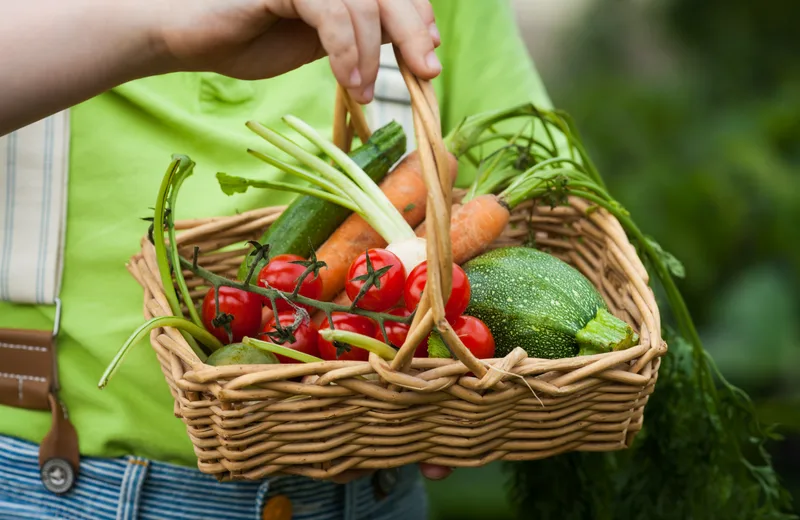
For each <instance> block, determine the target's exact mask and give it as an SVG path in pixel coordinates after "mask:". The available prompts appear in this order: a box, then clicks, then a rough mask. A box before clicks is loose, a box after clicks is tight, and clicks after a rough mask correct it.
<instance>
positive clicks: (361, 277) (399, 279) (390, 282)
mask: <svg viewBox="0 0 800 520" xmlns="http://www.w3.org/2000/svg"><path fill="white" fill-rule="evenodd" d="M367 258H369V263H370V265H371V267H372V269H371V273H372V276H371V277H370V270H368V269H367V267H368V266H367ZM381 270H383V273H382V274H380V275H378V273H379V271H381ZM376 275H377V276H376ZM370 278H373V279H374V278H377V282H378V284H379V285H380V287H378V286H376V285H372V287H370V288H369V289H367V292H366V293H364V295H363V296H362V297H361V298H360V299H359V300H358V301H357V302H356V307H359V308H361V309H366V310H368V311H376V312H382V311H385V310H386V309H391V308H392V307H394V306H395V305H397V302H399V301H400V298H402V297H403V285H404V284H405V281H406V269H405V267H403V263H402V262H401V261H400V259H399V258H398V257H397V255H395V254H394V253H392V252H391V251H387V250H386V249H369V250H367V251H366V252H364V253H361V254H360V255H359V256H358V258H356V259H355V260H354V261H353V263H352V264H350V269H349V270H348V271H347V281H346V282H345V286H344V289H345V292H346V293H347V297H348V298H350V301H354V300H355V298H356V296H358V293H359V291H361V288H362V287H363V286H364V284H365V283H366V281H367V280H368V279H370ZM373 281H374V280H373Z"/></svg>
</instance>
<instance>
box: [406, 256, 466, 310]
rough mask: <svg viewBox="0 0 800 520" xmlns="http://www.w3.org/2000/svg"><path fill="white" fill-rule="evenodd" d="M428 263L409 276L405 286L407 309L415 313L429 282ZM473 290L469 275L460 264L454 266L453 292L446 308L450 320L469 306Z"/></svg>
mask: <svg viewBox="0 0 800 520" xmlns="http://www.w3.org/2000/svg"><path fill="white" fill-rule="evenodd" d="M427 277H428V262H422V263H421V264H419V265H418V266H417V267H415V268H414V269H413V270H412V271H411V273H410V274H409V275H408V279H407V280H406V285H405V291H404V293H403V294H404V296H405V303H406V308H407V309H408V310H410V311H413V310H414V309H416V308H417V305H419V300H420V298H421V297H422V291H423V289H425V284H426V283H427V281H428V278H427ZM470 294H471V289H470V286H469V279H468V278H467V273H465V272H464V270H463V269H461V267H459V265H458V264H453V290H452V291H451V292H450V298H449V299H448V300H447V303H446V304H445V306H444V314H445V317H446V318H447V319H448V320H453V319H455V318H457V317H458V316H460V315H461V313H462V312H464V311H465V310H466V309H467V305H469V297H470Z"/></svg>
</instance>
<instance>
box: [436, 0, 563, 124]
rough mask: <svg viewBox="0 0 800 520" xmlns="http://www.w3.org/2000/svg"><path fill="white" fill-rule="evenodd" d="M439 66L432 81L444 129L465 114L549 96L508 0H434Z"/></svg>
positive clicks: (546, 103)
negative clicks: (438, 37)
mask: <svg viewBox="0 0 800 520" xmlns="http://www.w3.org/2000/svg"><path fill="white" fill-rule="evenodd" d="M432 4H433V8H434V12H435V14H436V20H437V25H438V27H439V31H440V33H441V35H442V45H441V46H440V48H439V49H438V52H437V54H438V55H439V58H440V59H441V61H442V64H443V70H442V74H441V75H440V77H439V78H437V80H436V81H435V82H434V85H435V87H436V90H437V93H438V97H439V103H440V108H441V116H442V125H443V127H444V128H443V130H444V131H445V132H448V131H450V130H451V129H452V128H454V127H455V126H456V125H457V124H458V123H459V122H460V121H461V120H462V119H463V118H464V117H467V116H470V115H472V114H476V113H479V112H485V111H488V110H494V109H501V108H508V107H510V106H512V105H517V104H522V103H526V102H531V103H534V104H536V105H538V106H542V107H545V108H549V107H551V106H552V105H551V101H550V98H549V96H548V94H547V91H546V89H545V87H544V84H543V82H542V80H541V78H540V77H539V73H538V71H537V70H536V66H535V64H534V63H533V60H532V59H531V57H530V54H529V53H528V50H527V48H526V46H525V42H524V41H523V39H522V36H521V34H520V30H519V28H518V25H517V20H516V17H515V13H514V9H513V7H512V5H511V2H510V0H433V2H432Z"/></svg>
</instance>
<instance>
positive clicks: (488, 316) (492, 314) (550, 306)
mask: <svg viewBox="0 0 800 520" xmlns="http://www.w3.org/2000/svg"><path fill="white" fill-rule="evenodd" d="M462 268H463V269H464V271H465V272H466V273H467V278H468V279H469V283H470V287H471V291H472V292H471V295H470V303H469V306H468V307H467V310H466V311H465V314H468V315H470V316H474V317H476V318H478V319H480V320H481V321H483V322H484V323H485V324H486V326H487V327H489V330H491V331H492V335H493V336H494V340H495V348H496V356H497V357H503V356H505V355H507V354H508V353H509V352H511V351H512V350H513V349H514V348H515V347H521V348H523V349H524V350H525V351H526V352H527V353H528V355H529V356H531V357H535V358H543V359H560V358H566V357H574V356H576V355H588V354H598V353H602V352H610V351H612V350H621V349H623V348H628V347H630V346H632V345H634V344H636V342H637V341H638V336H637V335H636V334H635V332H634V331H633V329H632V328H631V327H630V326H629V325H628V324H627V323H625V322H624V321H622V320H620V319H619V318H617V317H615V316H613V315H612V314H611V313H610V312H609V311H608V306H607V305H606V303H605V301H604V300H603V297H602V296H601V295H600V293H599V292H598V291H597V289H596V288H595V287H594V286H593V285H592V283H591V282H590V281H589V280H588V279H587V278H586V277H585V276H583V275H582V274H581V273H580V272H579V271H578V270H577V269H575V268H574V267H572V266H570V265H569V264H567V263H566V262H563V261H562V260H559V259H558V258H556V257H555V256H552V255H550V254H548V253H544V252H542V251H539V250H536V249H531V248H528V247H505V248H500V249H495V250H492V251H489V252H487V253H484V254H482V255H480V256H478V257H476V258H474V259H472V260H470V261H469V262H467V263H465V264H464V265H463V266H462Z"/></svg>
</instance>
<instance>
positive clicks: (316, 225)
mask: <svg viewBox="0 0 800 520" xmlns="http://www.w3.org/2000/svg"><path fill="white" fill-rule="evenodd" d="M405 152H406V134H405V132H404V131H403V127H402V126H401V125H400V124H399V123H397V122H395V121H391V122H390V123H388V124H387V125H385V126H383V127H381V128H379V129H378V130H376V131H375V132H374V133H373V134H372V136H370V138H369V139H368V140H367V142H366V143H364V144H363V145H361V146H359V147H358V148H356V149H355V150H353V151H352V152H350V154H349V156H350V158H351V159H353V161H354V162H355V163H356V164H358V166H359V167H361V169H363V170H364V172H365V173H366V174H367V175H368V176H369V178H370V179H372V180H373V181H375V182H376V183H377V182H380V181H381V180H382V179H383V178H384V177H386V174H388V173H389V170H391V169H392V166H393V165H394V164H395V163H396V162H397V161H398V160H399V159H400V158H401V157H402V156H403V154H404V153H405ZM351 213H352V211H350V210H349V209H347V208H343V207H342V206H339V205H338V204H334V203H332V202H328V201H325V200H322V199H319V198H317V197H314V196H312V195H302V196H300V197H297V198H296V199H295V200H294V201H292V203H291V204H289V206H288V207H287V208H286V210H285V211H284V212H283V213H282V214H281V216H280V217H278V219H277V220H276V221H275V222H273V223H272V225H271V226H270V227H269V228H268V229H267V231H266V232H265V233H264V234H263V235H262V237H261V240H260V241H259V242H260V243H261V244H269V246H270V250H269V254H270V256H277V255H282V254H295V255H300V256H302V257H303V258H308V257H309V256H310V255H311V252H312V249H317V248H318V247H319V246H321V245H322V244H323V242H325V240H327V239H328V237H329V236H331V234H332V233H333V232H334V231H336V229H337V228H338V227H339V226H340V225H342V222H344V221H345V219H347V217H348V216H350V214H351ZM251 263H252V256H251V255H247V257H245V260H244V261H243V262H242V264H241V266H240V267H239V272H238V273H237V276H238V278H239V280H244V279H245V277H246V276H247V273H248V271H249V269H250V265H251ZM266 263H267V262H266V261H265V260H261V261H260V262H259V265H258V266H256V268H255V270H254V272H255V273H257V272H258V270H259V269H261V268H262V267H263V266H264V265H265V264H266Z"/></svg>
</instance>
